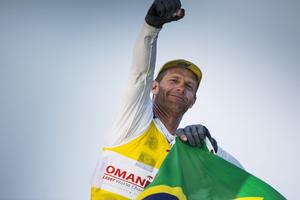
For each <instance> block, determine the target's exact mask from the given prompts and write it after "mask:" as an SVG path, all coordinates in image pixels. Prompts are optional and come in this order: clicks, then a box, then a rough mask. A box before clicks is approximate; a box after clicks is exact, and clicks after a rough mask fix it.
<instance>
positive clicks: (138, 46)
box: [109, 23, 161, 145]
mask: <svg viewBox="0 0 300 200" xmlns="http://www.w3.org/2000/svg"><path fill="white" fill-rule="evenodd" d="M160 30H161V29H157V28H155V27H152V26H150V25H148V24H147V23H144V24H143V27H142V30H141V32H140V34H139V36H138V38H137V40H136V43H135V46H134V51H133V59H132V66H131V69H130V74H129V80H128V83H127V87H126V90H125V94H124V96H123V98H122V101H123V102H122V105H121V109H120V111H119V114H118V115H117V119H116V121H115V123H114V125H113V127H112V131H111V132H110V133H109V134H110V135H109V137H111V141H112V142H113V143H112V145H118V144H121V143H123V142H125V141H127V140H129V139H131V138H133V137H136V136H137V135H139V134H140V133H142V132H143V131H144V130H145V129H146V128H147V127H148V125H149V124H150V122H151V120H152V118H153V113H152V100H151V97H150V92H151V84H152V81H153V76H154V69H155V61H156V43H157V42H156V41H157V37H158V33H159V31H160Z"/></svg>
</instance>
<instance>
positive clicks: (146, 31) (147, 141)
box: [91, 0, 240, 200]
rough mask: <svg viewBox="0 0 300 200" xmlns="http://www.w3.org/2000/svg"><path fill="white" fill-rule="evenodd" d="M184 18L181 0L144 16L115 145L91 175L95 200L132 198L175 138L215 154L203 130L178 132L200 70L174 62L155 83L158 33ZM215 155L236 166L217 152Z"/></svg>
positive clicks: (165, 1) (165, 0) (160, 2)
mask: <svg viewBox="0 0 300 200" xmlns="http://www.w3.org/2000/svg"><path fill="white" fill-rule="evenodd" d="M183 17H184V10H183V9H181V3H180V1H179V0H155V1H154V2H153V4H152V6H151V7H150V9H149V11H148V13H147V15H146V18H145V21H146V23H144V25H143V28H142V30H141V32H140V34H139V37H138V39H137V41H136V45H135V48H134V56H133V63H132V68H131V71H130V76H129V81H128V85H127V89H126V91H125V95H124V101H123V105H122V107H121V112H120V113H119V115H118V118H117V120H116V122H115V124H114V126H113V130H112V131H111V133H110V137H115V138H114V139H113V141H114V142H113V143H112V145H111V146H110V147H105V148H103V152H102V158H101V160H100V161H99V162H98V164H97V168H96V170H95V174H94V178H93V183H92V189H91V198H92V199H93V200H96V199H97V200H99V199H106V200H107V199H135V197H136V196H137V195H138V194H139V193H140V192H141V191H142V190H143V189H144V188H145V186H147V185H148V184H149V183H150V182H151V181H152V180H153V178H154V177H155V175H156V173H157V171H158V170H159V167H160V165H161V164H162V162H163V160H164V158H165V157H166V155H167V154H168V151H169V150H170V148H171V146H172V144H173V143H174V141H175V140H174V139H175V135H176V134H177V135H179V136H180V138H181V139H182V140H184V141H187V142H188V143H189V144H190V145H192V146H201V145H202V143H203V141H204V138H205V136H207V137H208V138H209V139H210V141H211V142H212V143H213V144H214V145H213V146H214V151H216V150H217V145H216V142H215V141H214V140H213V139H212V138H211V137H210V135H209V132H208V130H207V129H206V128H205V127H204V126H201V125H192V126H188V127H186V128H184V129H178V130H177V128H178V126H179V123H180V121H181V119H182V117H183V115H184V113H185V112H186V111H187V110H188V109H189V108H191V107H192V106H193V105H194V103H195V101H196V92H197V89H198V86H199V84H200V81H201V78H202V73H201V71H200V69H199V68H198V67H197V66H196V65H195V64H193V63H192V62H189V61H187V60H183V59H178V60H173V61H170V62H168V63H166V64H165V65H164V66H163V67H162V68H161V70H160V72H159V74H158V76H157V78H156V79H155V80H154V81H153V76H154V68H155V59H156V41H157V37H158V34H159V32H160V30H161V28H162V26H163V25H164V24H165V23H167V22H172V21H177V20H179V19H181V18H183ZM151 92H152V94H153V98H152V99H151V98H150V93H151ZM176 130H177V131H176ZM206 141H208V140H206ZM207 143H210V142H207ZM207 145H208V146H209V144H207ZM219 152H220V153H219ZM219 154H220V156H221V157H222V158H224V159H226V160H228V161H230V162H232V163H234V164H236V165H238V166H240V165H239V163H238V162H237V161H236V160H235V159H234V158H233V157H232V156H230V155H229V154H227V153H226V152H224V151H223V150H222V149H220V148H219V150H218V155H219Z"/></svg>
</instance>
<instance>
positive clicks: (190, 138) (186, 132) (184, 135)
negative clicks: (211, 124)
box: [175, 124, 218, 152]
mask: <svg viewBox="0 0 300 200" xmlns="http://www.w3.org/2000/svg"><path fill="white" fill-rule="evenodd" d="M175 134H176V135H177V136H179V137H180V139H181V140H183V141H185V142H186V141H187V142H188V143H189V144H190V145H191V146H197V147H201V146H202V145H203V144H204V139H205V137H207V138H208V139H209V141H210V142H211V144H212V146H213V148H214V150H215V152H217V151H218V144H217V141H216V140H215V139H214V138H212V137H211V135H210V133H209V131H208V129H207V128H206V127H205V126H202V125H201V124H197V125H190V126H186V127H185V128H179V129H177V130H176V131H175Z"/></svg>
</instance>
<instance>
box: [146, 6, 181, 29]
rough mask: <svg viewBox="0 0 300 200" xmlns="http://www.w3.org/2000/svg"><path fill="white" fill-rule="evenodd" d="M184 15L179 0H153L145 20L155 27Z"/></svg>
mask: <svg viewBox="0 0 300 200" xmlns="http://www.w3.org/2000/svg"><path fill="white" fill-rule="evenodd" d="M183 17H184V9H181V3H180V0H154V2H153V3H152V5H151V7H150V8H149V10H148V13H147V15H146V17H145V20H146V22H147V23H148V24H149V25H151V26H154V27H156V28H161V27H162V26H163V24H165V23H168V22H172V21H177V20H179V19H181V18H183Z"/></svg>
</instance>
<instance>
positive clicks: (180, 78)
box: [152, 59, 202, 114]
mask: <svg viewBox="0 0 300 200" xmlns="http://www.w3.org/2000/svg"><path fill="white" fill-rule="evenodd" d="M201 78H202V73H201V70H200V69H199V68H198V67H197V66H196V65H195V64H193V63H191V62H189V61H187V60H183V59H180V60H172V61H170V62H167V63H166V64H164V65H163V66H162V68H161V69H160V71H159V73H158V75H157V77H156V79H155V80H154V81H153V85H152V93H153V96H154V103H155V105H157V106H159V107H162V108H163V109H172V111H174V112H178V113H182V114H183V113H185V112H186V111H187V110H188V109H189V108H191V107H192V106H193V105H194V103H195V101H196V92H197V89H198V87H199V84H200V81H201Z"/></svg>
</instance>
